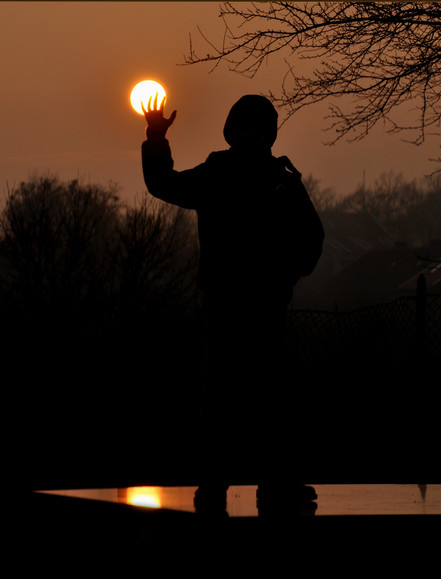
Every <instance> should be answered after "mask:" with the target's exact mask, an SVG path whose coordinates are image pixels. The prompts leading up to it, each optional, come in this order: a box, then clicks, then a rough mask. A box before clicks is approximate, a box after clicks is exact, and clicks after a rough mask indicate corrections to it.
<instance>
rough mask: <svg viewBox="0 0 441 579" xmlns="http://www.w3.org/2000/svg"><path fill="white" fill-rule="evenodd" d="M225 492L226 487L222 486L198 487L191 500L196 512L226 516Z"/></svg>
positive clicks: (206, 485)
mask: <svg viewBox="0 0 441 579" xmlns="http://www.w3.org/2000/svg"><path fill="white" fill-rule="evenodd" d="M227 490H228V485H223V484H205V485H200V486H199V488H198V489H197V490H196V492H195V494H194V499H193V504H194V506H195V509H196V512H197V513H202V514H216V515H225V516H228V514H227Z"/></svg>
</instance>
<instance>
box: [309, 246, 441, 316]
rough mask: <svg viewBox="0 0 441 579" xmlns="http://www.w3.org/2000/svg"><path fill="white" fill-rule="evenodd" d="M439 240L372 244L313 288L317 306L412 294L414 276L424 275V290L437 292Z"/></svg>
mask: <svg viewBox="0 0 441 579" xmlns="http://www.w3.org/2000/svg"><path fill="white" fill-rule="evenodd" d="M440 249H441V244H439V242H438V241H436V242H433V244H431V246H430V247H427V248H412V247H407V246H406V245H405V244H403V243H397V244H395V246H394V247H392V248H387V247H384V248H373V249H371V250H370V251H368V252H367V253H365V254H364V255H362V256H361V257H359V258H358V259H357V260H356V261H355V262H353V263H351V264H350V265H349V266H348V267H346V268H344V269H343V270H341V271H339V272H338V273H337V274H336V275H335V276H333V277H332V278H331V279H329V280H327V281H326V282H325V283H324V284H323V285H321V286H320V288H318V289H317V291H316V293H315V295H314V296H312V297H313V298H314V301H315V303H316V304H317V307H319V308H324V309H330V308H338V309H340V310H352V309H356V308H360V307H365V306H370V305H374V304H378V303H383V302H389V301H391V300H393V299H396V298H398V297H401V296H404V295H411V296H413V295H415V293H416V286H417V279H418V277H419V275H420V274H421V273H424V275H425V278H426V287H427V292H428V293H437V294H438V293H439V294H441V250H440Z"/></svg>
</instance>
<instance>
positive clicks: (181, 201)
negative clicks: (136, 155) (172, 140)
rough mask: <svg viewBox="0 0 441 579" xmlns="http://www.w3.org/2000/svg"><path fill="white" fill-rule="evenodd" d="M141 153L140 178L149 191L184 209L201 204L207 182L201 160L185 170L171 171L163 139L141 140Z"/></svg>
mask: <svg viewBox="0 0 441 579" xmlns="http://www.w3.org/2000/svg"><path fill="white" fill-rule="evenodd" d="M141 153H142V170H143V174H144V182H145V184H146V186H147V189H148V190H149V193H151V194H152V195H153V196H154V197H157V198H158V199H161V200H162V201H165V202H167V203H171V204H173V205H178V206H179V207H183V208H184V209H198V208H199V207H200V206H201V204H202V203H203V198H204V193H205V190H206V182H207V168H206V164H205V163H202V164H200V165H198V166H197V167H194V168H193V169H188V170H186V171H175V170H174V169H173V158H172V155H171V150H170V146H169V143H168V141H167V139H161V140H158V141H156V140H155V141H151V140H146V141H144V142H143V144H142V150H141Z"/></svg>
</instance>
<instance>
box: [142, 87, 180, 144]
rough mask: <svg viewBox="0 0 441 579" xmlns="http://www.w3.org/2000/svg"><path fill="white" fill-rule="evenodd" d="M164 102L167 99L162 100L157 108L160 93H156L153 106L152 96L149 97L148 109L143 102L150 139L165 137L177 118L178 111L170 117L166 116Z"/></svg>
mask: <svg viewBox="0 0 441 579" xmlns="http://www.w3.org/2000/svg"><path fill="white" fill-rule="evenodd" d="M164 103H165V99H163V100H162V102H161V104H160V106H159V109H157V104H158V93H156V95H155V99H154V101H153V106H152V97H150V98H149V102H148V104H147V109H145V107H144V104H143V103H141V106H142V110H143V113H144V116H145V119H146V121H147V129H146V134H147V138H148V139H152V138H153V139H163V138H165V135H166V133H167V130H168V128H169V127H170V125H171V124H172V123H173V121H174V120H175V118H176V111H173V112H172V114H171V115H170V117H169V118H168V119H166V118H164Z"/></svg>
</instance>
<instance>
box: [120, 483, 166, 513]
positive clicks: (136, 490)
mask: <svg viewBox="0 0 441 579" xmlns="http://www.w3.org/2000/svg"><path fill="white" fill-rule="evenodd" d="M127 503H128V504H129V505H136V506H138V507H150V508H154V509H158V508H160V507H161V497H160V495H159V489H158V488H157V487H130V488H128V489H127Z"/></svg>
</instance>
